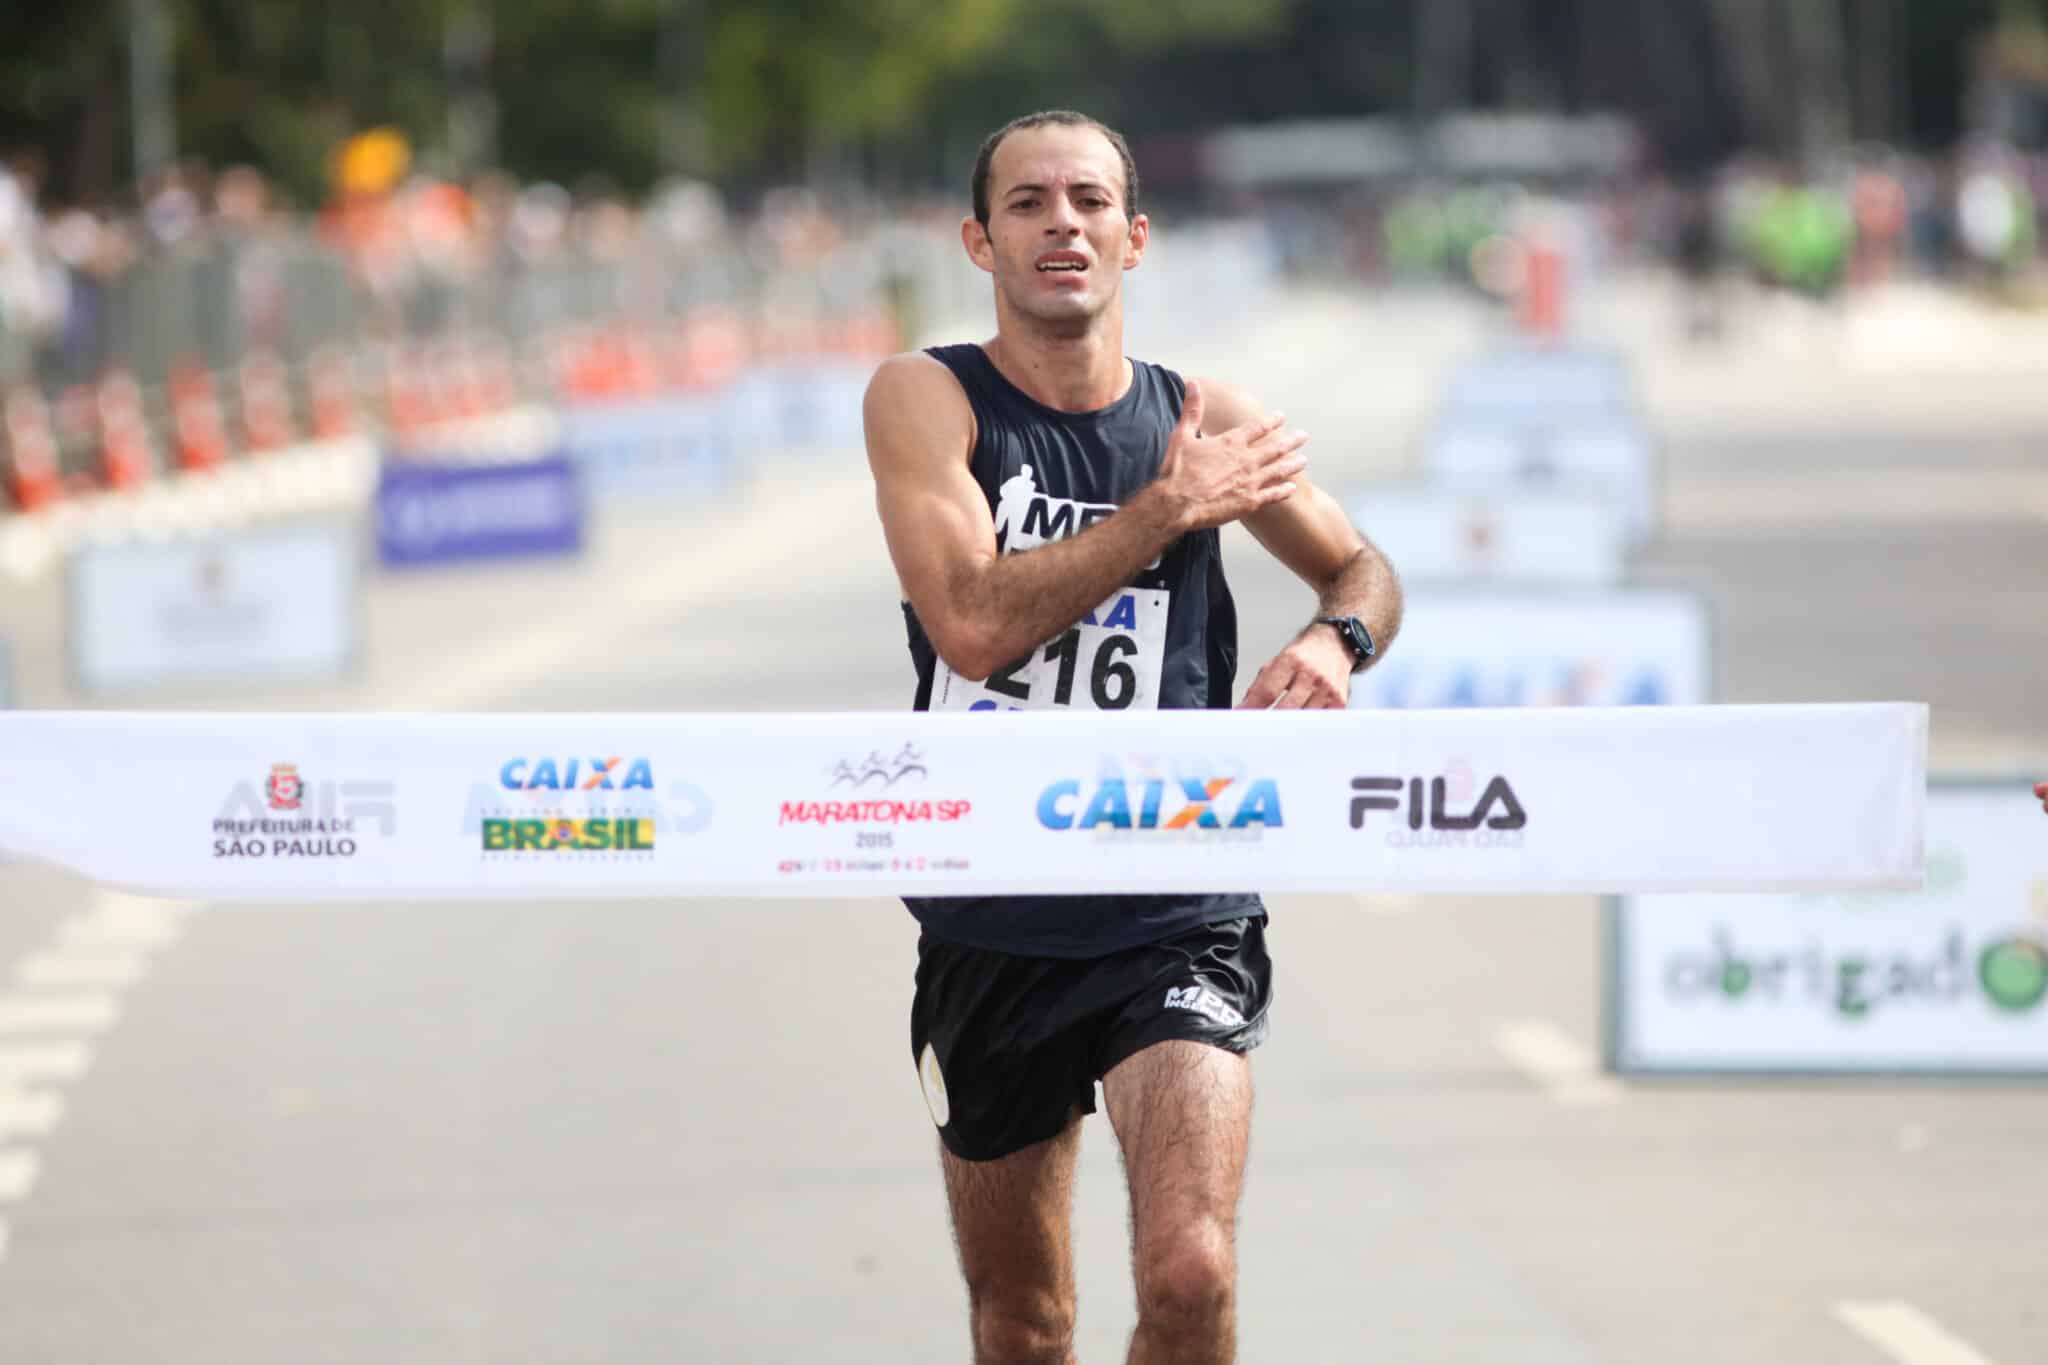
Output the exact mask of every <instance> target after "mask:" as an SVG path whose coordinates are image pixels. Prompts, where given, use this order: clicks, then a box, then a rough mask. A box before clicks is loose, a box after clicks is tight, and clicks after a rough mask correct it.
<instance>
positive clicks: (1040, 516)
mask: <svg viewBox="0 0 2048 1365" xmlns="http://www.w3.org/2000/svg"><path fill="white" fill-rule="evenodd" d="M1116 509H1117V505H1116V504H1115V503H1113V502H1081V501H1079V500H1077V499H1074V498H1056V497H1054V496H1052V495H1051V494H1050V493H1041V492H1040V491H1039V490H1038V475H1037V473H1036V472H1035V471H1034V470H1033V469H1032V468H1031V466H1030V465H1028V464H1027V465H1024V466H1022V467H1021V468H1019V469H1018V471H1017V472H1016V473H1015V474H1013V475H1011V476H1010V477H1009V478H1007V479H1004V480H1003V481H1002V483H1000V484H998V485H997V486H996V548H997V549H998V550H1001V551H1002V552H1003V553H1005V554H1015V553H1017V552H1018V551H1020V550H1035V549H1037V548H1038V547H1039V546H1041V545H1050V544H1052V543H1053V542H1054V541H1056V540H1065V539H1066V538H1067V537H1068V536H1072V535H1078V534H1080V533H1081V532H1082V531H1085V530H1087V529H1088V528H1089V527H1090V526H1093V525H1094V524H1095V523H1096V522H1098V521H1102V520H1104V519H1106V518H1108V517H1109V516H1110V515H1111V514H1113V513H1114V512H1115V511H1116ZM1145 567H1146V569H1147V570H1156V569H1157V568H1158V567H1159V561H1158V560H1157V559H1154V560H1153V561H1152V562H1151V563H1150V564H1148V565H1146V566H1145Z"/></svg>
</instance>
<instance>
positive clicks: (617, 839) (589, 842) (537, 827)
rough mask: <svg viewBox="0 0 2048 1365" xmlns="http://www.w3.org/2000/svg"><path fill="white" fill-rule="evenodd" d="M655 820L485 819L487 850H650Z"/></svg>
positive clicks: (588, 851)
mask: <svg viewBox="0 0 2048 1365" xmlns="http://www.w3.org/2000/svg"><path fill="white" fill-rule="evenodd" d="M653 851H654V821H652V820H631V819H627V820H620V819H593V820H569V819H563V818H555V819H549V820H505V819H495V818H493V819H486V820H485V821H484V852H486V853H651V852H653Z"/></svg>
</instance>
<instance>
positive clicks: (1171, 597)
mask: <svg viewBox="0 0 2048 1365" xmlns="http://www.w3.org/2000/svg"><path fill="white" fill-rule="evenodd" d="M928 354H930V355H931V356H933V357H935V358H936V359H938V360H939V361H940V362H941V363H943V364H944V365H945V366H946V368H947V369H949V370H951V371H952V372H953V377H954V378H955V379H957V380H958V381H959V382H960V387H961V388H962V389H963V390H965V392H966V394H967V401H968V403H969V404H970V405H971V406H972V408H973V410H974V424H975V440H974V450H973V453H972V455H971V457H970V459H969V468H970V469H971V470H972V472H973V474H974V479H975V482H977V483H979V484H980V485H981V491H982V493H983V494H984V495H985V496H986V497H987V498H988V504H989V514H990V515H991V516H992V517H993V518H994V519H995V523H996V541H997V546H998V548H999V549H1000V550H1001V551H1002V552H1003V553H1006V554H1011V553H1016V552H1018V551H1020V550H1027V549H1031V548H1034V547H1035V546H1038V545H1042V544H1045V543H1047V542H1049V541H1054V540H1060V539H1064V538H1065V537H1066V536H1069V535H1073V534H1075V533H1076V532H1078V531H1080V530H1082V529H1084V528H1085V527H1086V526H1088V525H1090V524H1092V523H1093V522H1095V521H1097V520H1100V519H1101V518H1103V517H1106V516H1108V515H1109V514H1110V513H1112V512H1114V511H1115V510H1116V508H1117V507H1118V506H1119V505H1121V504H1122V503H1123V502H1124V501H1125V500H1126V499H1128V498H1129V497H1131V496H1132V495H1133V494H1134V493H1136V492H1137V491H1138V490H1139V489H1141V488H1143V487H1144V486H1145V485H1146V484H1148V483H1150V482H1152V480H1153V479H1154V478H1156V477H1157V476H1158V474H1159V463H1160V461H1161V460H1162V459H1163V458H1164V457H1165V455H1166V443H1167V439H1168V437H1170V436H1171V435H1172V432H1173V428H1174V426H1175V425H1176V424H1177V423H1178V422H1179V421H1180V410H1181V398H1182V395H1183V394H1184V392H1185V387H1184V385H1183V384H1182V382H1181V378H1180V376H1179V375H1177V374H1175V373H1174V372H1173V371H1171V370H1168V369H1164V368H1162V367H1160V366H1158V365H1148V364H1145V363H1143V362H1141V361H1133V362H1132V365H1131V370H1132V377H1131V386H1130V389H1129V390H1128V391H1127V392H1126V393H1125V394H1124V396H1123V397H1121V398H1119V399H1118V400H1117V401H1116V402H1114V403H1112V404H1110V405H1109V406H1108V407H1106V408H1101V409H1098V410H1096V411H1094V412H1061V411H1060V410H1059V409H1057V408H1049V407H1047V406H1045V405H1044V404H1043V403H1040V402H1038V401H1037V400H1036V399H1033V398H1032V397H1030V396H1029V395H1028V394H1026V393H1024V392H1023V391H1022V390H1020V389H1018V388H1017V387H1016V385H1014V384H1012V383H1010V381H1009V380H1007V379H1005V378H1004V377H1003V375H1002V372H1001V371H1000V370H998V369H997V368H996V366H995V363H994V362H993V361H991V360H990V359H989V358H988V354H987V352H985V351H983V350H982V348H981V347H980V346H978V345H963V346H934V347H932V348H930V349H929V351H928ZM1129 589H1130V590H1131V591H1127V592H1125V593H1123V594H1121V595H1119V597H1117V598H1113V599H1112V601H1111V603H1109V604H1105V605H1106V607H1107V608H1108V611H1107V614H1105V615H1104V616H1103V618H1102V622H1103V625H1105V626H1113V625H1116V624H1117V622H1118V613H1128V615H1129V619H1130V622H1131V625H1132V627H1133V630H1132V634H1133V635H1134V636H1136V635H1141V634H1144V633H1145V632H1141V631H1138V630H1137V628H1136V626H1137V622H1138V621H1139V620H1140V619H1146V618H1144V615H1143V614H1144V612H1145V610H1146V608H1147V607H1148V606H1152V605H1155V604H1157V603H1159V602H1160V601H1162V600H1163V601H1164V604H1165V606H1164V615H1165V620H1164V627H1163V639H1162V640H1160V641H1159V642H1157V643H1156V644H1153V645H1151V646H1149V649H1150V650H1156V651H1157V656H1158V657H1157V664H1158V673H1157V677H1156V679H1154V678H1152V677H1151V676H1150V669H1149V662H1148V655H1147V653H1143V652H1139V651H1137V650H1136V649H1133V648H1131V646H1130V642H1129V640H1125V641H1110V640H1108V639H1107V636H1106V635H1105V636H1102V637H1099V638H1098V637H1090V642H1089V643H1094V644H1102V643H1107V644H1108V646H1109V647H1108V649H1107V650H1099V649H1098V650H1094V651H1093V652H1094V653H1095V654H1096V656H1097V658H1098V659H1106V660H1107V662H1108V663H1109V664H1110V665H1111V666H1110V667H1108V668H1107V669H1104V668H1102V667H1100V666H1094V667H1091V665H1094V664H1095V663H1096V660H1093V659H1091V660H1089V661H1086V662H1083V663H1082V665H1081V667H1079V668H1076V667H1075V666H1074V664H1075V662H1076V661H1075V660H1073V659H1068V660H1066V661H1064V666H1062V664H1061V662H1059V661H1056V660H1054V659H1044V660H1043V661H1042V667H1040V666H1038V661H1040V659H1041V656H1044V655H1045V654H1047V653H1048V651H1047V650H1044V649H1041V650H1037V651H1034V653H1033V655H1032V656H1028V658H1029V660H1030V661H1031V662H1028V663H1026V665H1025V666H1024V670H1023V671H1020V669H1019V667H1018V666H1014V665H1013V666H1012V667H1011V668H1009V669H1001V670H998V671H997V672H996V673H995V674H992V675H991V676H990V677H989V679H988V680H987V681H986V682H985V683H983V684H972V683H966V682H964V681H963V680H961V679H958V678H955V677H953V676H952V674H951V670H949V669H948V668H947V667H946V665H945V663H944V661H943V660H941V659H939V657H938V654H937V651H936V650H935V649H934V648H933V647H932V643H931V640H930V639H929V637H927V636H926V634H925V632H924V628H923V626H922V625H921V624H920V623H919V621H918V619H917V613H916V611H915V610H913V609H912V607H911V606H910V604H909V603H908V602H905V603H904V604H903V614H904V617H905V620H906V622H907V623H908V627H909V632H910V657H911V660H912V662H913V663H914V664H915V665H916V667H917V695H916V700H915V706H916V709H917V710H920V711H923V710H929V709H933V708H934V707H944V708H962V707H964V708H965V709H989V708H990V707H994V706H1023V705H1038V706H1044V705H1048V704H1052V705H1062V704H1064V705H1080V706H1090V705H1093V706H1094V707H1097V708H1100V709H1120V708H1121V707H1126V706H1134V705H1135V706H1144V705H1156V706H1160V707H1168V708H1188V707H1218V708H1227V707H1228V706H1229V705H1230V703H1231V696H1232V688H1233V685H1234V683H1235V681H1236V676H1237V609H1236V606H1235V604H1234V603H1233V602H1232V601H1231V597H1230V587H1229V584H1228V583H1226V582H1225V581H1224V577H1223V555H1222V540H1221V537H1220V536H1219V534H1218V533H1217V532H1216V531H1214V530H1205V531H1195V532H1192V533H1190V534H1188V535H1184V536H1182V537H1181V538H1180V539H1178V540H1176V541H1175V542H1174V543H1173V544H1172V545H1170V546H1168V547H1167V549H1166V551H1165V553H1164V554H1162V555H1161V556H1160V557H1159V559H1158V560H1157V561H1156V562H1155V563H1153V564H1152V565H1151V566H1150V567H1148V568H1146V569H1144V570H1142V571H1141V572H1140V573H1139V574H1138V576H1137V577H1136V578H1134V579H1132V580H1131V583H1130V584H1129ZM1087 624H1089V625H1091V626H1092V625H1093V624H1094V621H1093V619H1092V618H1091V620H1090V621H1089V622H1088V623H1087ZM1150 631H1151V632H1152V633H1158V632H1159V627H1158V625H1157V624H1156V622H1154V623H1153V624H1152V625H1151V627H1150ZM1069 649H1070V652H1071V651H1072V646H1070V647H1069ZM1053 652H1054V653H1056V652H1057V651H1053ZM1126 652H1127V653H1126ZM1120 653H1121V654H1124V655H1125V656H1124V657H1117V656H1119V655H1120ZM1117 665H1124V666H1123V667H1118V666H1117ZM1133 666H1134V667H1133ZM1033 668H1036V671H1035V673H1034V672H1033V671H1031V670H1032V669H1033ZM1011 698H1015V700H1014V701H1013V700H1011ZM904 904H905V905H906V906H908V907H909V909H910V912H911V914H913V915H915V916H916V917H917V920H918V922H919V923H920V924H921V925H923V927H924V929H925V931H926V932H927V933H930V934H931V935H933V936H934V937H936V938H942V939H945V940H947V941H949V942H953V943H961V944H966V945H967V946H969V947H976V948H989V949H994V950H996V951H999V952H1007V953H1022V954H1028V955H1031V956H1037V957H1070V958H1071V957H1100V956H1104V955H1106V954H1109V953H1113V952H1118V951H1120V950H1122V949H1124V948H1130V947H1135V946H1136V945H1138V944H1141V943H1151V942H1156V941H1158V940H1160V939H1163V938H1169V937H1172V936H1173V935H1175V934H1179V933H1183V932H1185V931H1187V930H1189V929H1193V928H1196V927H1198V926H1200V925H1203V924H1208V923H1213V922H1215V921H1217V920H1224V919H1237V918H1242V917H1244V916H1262V915H1263V914H1264V913H1265V908H1264V906H1262V905H1261V904H1260V902H1259V898H1258V897H1257V896H1256V895H1252V894H1250V893H1242V894H1229V895H1209V896H1198V895H1172V896H1016V897H982V896H977V897H951V896H948V897H923V896H913V897H905V898H904Z"/></svg>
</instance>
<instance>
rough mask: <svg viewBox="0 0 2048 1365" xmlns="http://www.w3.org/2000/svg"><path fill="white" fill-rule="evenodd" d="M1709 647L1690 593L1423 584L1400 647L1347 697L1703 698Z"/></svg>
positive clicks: (1397, 704)
mask: <svg viewBox="0 0 2048 1365" xmlns="http://www.w3.org/2000/svg"><path fill="white" fill-rule="evenodd" d="M1396 567H1397V568H1398V567H1399V561H1396ZM1712 646H1713V632H1712V630H1711V628H1710V622H1709V619H1708V616H1707V604H1706V602H1705V600H1704V599H1702V598H1700V597H1699V596H1697V595H1696V594H1693V593H1689V592H1680V591H1676V590H1674V589H1669V588H1613V589H1605V590H1583V591H1559V590H1552V591H1540V592H1539V591H1534V590H1530V589H1514V588H1499V587H1469V588H1460V587H1427V586H1424V587H1418V588H1415V589H1414V590H1412V591H1410V592H1409V593H1408V596H1407V608H1406V611H1405V614H1404V619H1403V622H1402V626H1401V640H1400V644H1399V645H1398V646H1397V647H1396V648H1395V649H1394V650H1392V651H1391V652H1390V653H1389V654H1388V655H1387V659H1386V662H1384V663H1381V664H1379V665H1377V666H1375V667H1373V668H1372V669H1370V670H1368V671H1367V672H1364V673H1361V674H1360V675H1358V677H1356V678H1354V679H1353V680H1352V683H1351V705H1352V706H1353V707H1356V708H1360V709H1365V710H1385V709H1389V708H1397V709H1399V708H1421V709H1430V708H1450V707H1464V706H1543V707H1548V706H1701V705H1705V704H1706V703H1707V702H1710V701H1712V700H1713V648H1712Z"/></svg>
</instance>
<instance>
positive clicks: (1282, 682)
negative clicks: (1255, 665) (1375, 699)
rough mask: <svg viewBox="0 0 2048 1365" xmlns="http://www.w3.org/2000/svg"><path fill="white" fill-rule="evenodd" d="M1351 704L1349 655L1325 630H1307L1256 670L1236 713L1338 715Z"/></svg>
mask: <svg viewBox="0 0 2048 1365" xmlns="http://www.w3.org/2000/svg"><path fill="white" fill-rule="evenodd" d="M1350 704H1351V651H1350V650H1348V649H1346V648H1345V647H1344V645H1343V643H1342V642H1341V641H1339V640H1338V639H1337V633H1336V632H1335V631H1334V630H1331V629H1330V628H1329V627H1328V626H1310V627H1309V628H1308V629H1307V630H1305V631H1303V632H1302V633H1301V634H1299V635H1297V636H1295V637H1294V643H1293V644H1291V645H1289V646H1287V648H1285V649H1283V650H1281V651H1280V653H1279V654H1277V655H1275V656H1274V659H1273V662H1271V663H1269V664H1267V665H1266V666H1265V667H1264V668H1262V669H1260V670H1259V676H1258V677H1256V678H1254V679H1252V686H1251V690H1250V691H1249V692H1246V693H1245V694H1244V700H1243V701H1241V702H1239V703H1238V704H1237V709H1238V710H1240V711H1260V710H1264V709H1266V708H1268V707H1271V708H1273V709H1275V710H1279V711H1296V710H1308V711H1341V710H1343V709H1344V708H1345V707H1346V706H1348V705H1350Z"/></svg>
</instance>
